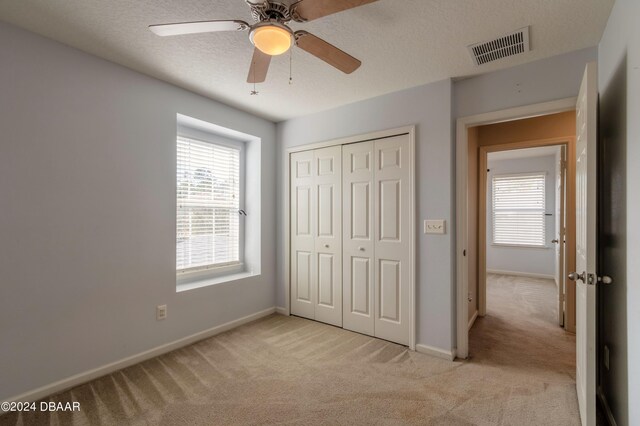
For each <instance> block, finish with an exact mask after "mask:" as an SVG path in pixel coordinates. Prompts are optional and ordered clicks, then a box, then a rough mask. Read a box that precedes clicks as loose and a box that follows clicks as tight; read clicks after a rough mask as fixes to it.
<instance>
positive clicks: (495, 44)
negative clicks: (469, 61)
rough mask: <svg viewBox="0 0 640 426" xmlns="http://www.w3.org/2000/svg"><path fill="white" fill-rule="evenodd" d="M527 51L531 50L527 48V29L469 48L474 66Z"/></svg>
mask: <svg viewBox="0 0 640 426" xmlns="http://www.w3.org/2000/svg"><path fill="white" fill-rule="evenodd" d="M529 50H531V49H530V46H529V27H524V28H520V29H519V30H516V31H514V32H512V33H510V34H507V35H505V36H502V37H499V38H497V39H495V40H491V41H486V42H484V43H476V44H472V45H471V46H469V53H470V54H471V57H472V58H473V61H474V62H475V64H476V66H479V65H484V64H486V63H489V62H493V61H497V60H498V59H502V58H506V57H509V56H514V55H519V54H521V53H524V52H528V51H529Z"/></svg>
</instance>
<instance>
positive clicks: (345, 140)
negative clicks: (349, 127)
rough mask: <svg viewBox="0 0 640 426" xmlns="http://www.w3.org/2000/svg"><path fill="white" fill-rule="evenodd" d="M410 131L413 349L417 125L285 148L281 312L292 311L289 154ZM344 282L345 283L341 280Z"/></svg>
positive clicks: (413, 331) (413, 333)
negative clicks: (282, 306)
mask: <svg viewBox="0 0 640 426" xmlns="http://www.w3.org/2000/svg"><path fill="white" fill-rule="evenodd" d="M401 135H409V144H410V146H411V153H410V154H411V162H410V164H411V188H412V191H411V206H410V211H411V221H410V223H411V263H412V267H411V280H410V287H411V311H410V312H409V325H410V327H411V331H410V334H409V349H411V350H413V351H415V350H416V331H417V327H416V318H417V317H416V267H417V265H416V242H417V240H416V229H418V228H417V227H416V220H417V215H416V206H417V204H416V156H415V152H416V148H415V145H416V137H415V135H416V126H415V125H412V126H404V127H397V128H394V129H388V130H382V131H378V132H371V133H365V134H360V135H355V136H349V137H346V138H340V139H332V140H329V141H323V142H316V143H310V144H306V145H298V146H295V147H291V148H287V149H286V151H285V164H286V167H285V169H284V174H285V197H284V202H285V206H284V216H285V217H284V223H285V238H284V241H285V247H284V252H285V258H284V268H285V269H284V285H285V304H286V306H285V308H284V312H282V311H280V313H281V314H284V315H287V316H289V315H291V265H290V263H291V215H290V209H291V154H292V153H295V152H300V151H309V150H313V149H319V148H327V147H330V146H337V145H348V144H352V143H358V142H367V141H371V140H376V139H385V138H390V137H394V136H401ZM343 285H344V283H343Z"/></svg>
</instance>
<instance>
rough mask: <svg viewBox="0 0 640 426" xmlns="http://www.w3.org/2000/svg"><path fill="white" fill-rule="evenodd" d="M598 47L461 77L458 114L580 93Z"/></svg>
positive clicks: (456, 88)
mask: <svg viewBox="0 0 640 426" xmlns="http://www.w3.org/2000/svg"><path fill="white" fill-rule="evenodd" d="M597 57H598V52H597V49H596V48H595V47H592V48H587V49H582V50H578V51H575V52H570V53H566V54H564V55H559V56H554V57H551V58H547V59H542V60H540V61H536V62H531V63H528V64H525V65H519V66H517V67H512V68H507V69H504V70H501V71H495V72H492V73H489V74H484V75H480V76H478V77H473V78H469V79H466V80H460V81H458V82H456V83H455V85H454V87H453V89H454V90H453V106H454V116H455V117H456V118H459V117H466V116H469V115H475V114H481V113H484V112H491V111H498V110H502V109H506V108H513V107H518V106H523V105H531V104H535V103H540V102H547V101H553V100H556V99H563V98H569V97H572V96H578V91H579V90H580V82H581V81H582V74H583V73H584V67H585V64H586V63H587V62H592V61H595V60H596V59H597Z"/></svg>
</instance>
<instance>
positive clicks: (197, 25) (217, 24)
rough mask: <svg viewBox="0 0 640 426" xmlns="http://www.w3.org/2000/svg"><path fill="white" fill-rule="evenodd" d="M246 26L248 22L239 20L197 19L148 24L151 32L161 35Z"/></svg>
mask: <svg viewBox="0 0 640 426" xmlns="http://www.w3.org/2000/svg"><path fill="white" fill-rule="evenodd" d="M248 28H249V24H247V23H246V22H244V21H240V20H233V21H197V22H179V23H175V24H158V25H149V29H150V30H151V31H153V33H155V34H156V35H159V36H163V37H164V36H174V35H182V34H196V33H212V32H217V31H242V30H246V29H248Z"/></svg>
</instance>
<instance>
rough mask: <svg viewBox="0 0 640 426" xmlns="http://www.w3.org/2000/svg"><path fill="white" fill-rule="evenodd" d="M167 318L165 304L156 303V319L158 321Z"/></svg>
mask: <svg viewBox="0 0 640 426" xmlns="http://www.w3.org/2000/svg"><path fill="white" fill-rule="evenodd" d="M166 318H167V305H158V306H157V307H156V319H157V320H158V321H160V320H163V319H166Z"/></svg>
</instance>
